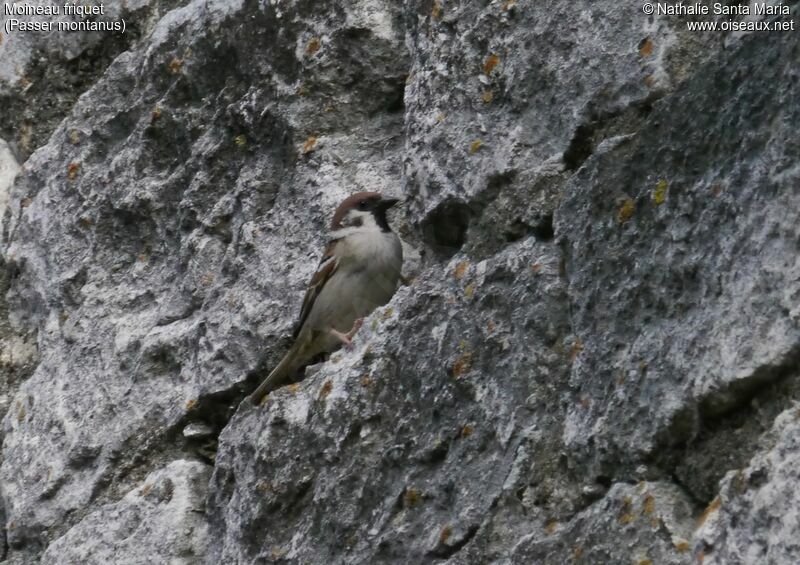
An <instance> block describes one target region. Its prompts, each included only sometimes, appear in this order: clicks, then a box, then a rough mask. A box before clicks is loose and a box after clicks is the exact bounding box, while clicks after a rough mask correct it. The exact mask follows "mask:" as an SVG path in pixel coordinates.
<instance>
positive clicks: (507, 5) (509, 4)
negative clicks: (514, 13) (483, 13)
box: [500, 0, 517, 12]
mask: <svg viewBox="0 0 800 565" xmlns="http://www.w3.org/2000/svg"><path fill="white" fill-rule="evenodd" d="M516 5H517V0H506V1H505V2H503V6H502V7H501V8H500V9H501V10H502V11H503V12H508V11H509V10H510V9H511V8H513V7H514V6H516Z"/></svg>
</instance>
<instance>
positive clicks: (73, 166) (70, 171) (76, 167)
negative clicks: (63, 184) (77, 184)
mask: <svg viewBox="0 0 800 565" xmlns="http://www.w3.org/2000/svg"><path fill="white" fill-rule="evenodd" d="M80 169H81V164H80V163H70V164H69V165H67V178H68V179H69V180H75V179H76V178H78V171H80Z"/></svg>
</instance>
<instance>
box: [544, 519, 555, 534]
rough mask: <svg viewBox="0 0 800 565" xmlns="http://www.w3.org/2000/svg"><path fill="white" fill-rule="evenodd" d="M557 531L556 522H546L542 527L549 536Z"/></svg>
mask: <svg viewBox="0 0 800 565" xmlns="http://www.w3.org/2000/svg"><path fill="white" fill-rule="evenodd" d="M557 529H558V520H548V521H547V523H546V524H545V525H544V531H545V532H547V533H548V534H550V535H553V534H554V533H556V530H557Z"/></svg>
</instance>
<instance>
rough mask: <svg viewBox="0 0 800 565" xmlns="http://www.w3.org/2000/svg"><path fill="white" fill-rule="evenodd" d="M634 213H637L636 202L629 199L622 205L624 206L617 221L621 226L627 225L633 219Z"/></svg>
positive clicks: (618, 213) (618, 214)
mask: <svg viewBox="0 0 800 565" xmlns="http://www.w3.org/2000/svg"><path fill="white" fill-rule="evenodd" d="M634 212H636V201H635V200H634V199H633V198H628V199H627V200H625V202H623V203H622V206H621V207H620V209H619V211H618V212H617V221H618V222H619V223H620V224H624V223H626V222H627V221H628V220H630V219H631V218H632V217H633V213H634Z"/></svg>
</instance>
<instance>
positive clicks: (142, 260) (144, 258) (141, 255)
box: [136, 252, 150, 263]
mask: <svg viewBox="0 0 800 565" xmlns="http://www.w3.org/2000/svg"><path fill="white" fill-rule="evenodd" d="M148 259H150V256H149V255H148V254H147V253H144V252H142V253H139V254H137V255H136V260H137V261H139V262H140V263H147V260H148Z"/></svg>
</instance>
